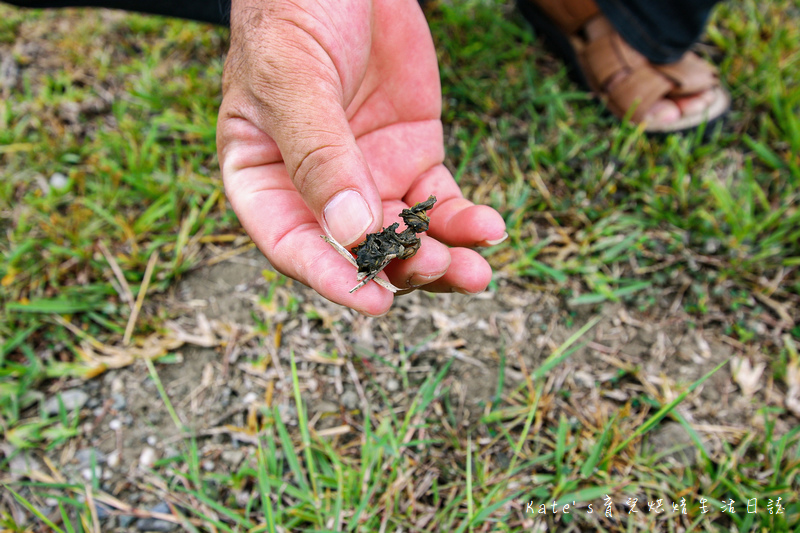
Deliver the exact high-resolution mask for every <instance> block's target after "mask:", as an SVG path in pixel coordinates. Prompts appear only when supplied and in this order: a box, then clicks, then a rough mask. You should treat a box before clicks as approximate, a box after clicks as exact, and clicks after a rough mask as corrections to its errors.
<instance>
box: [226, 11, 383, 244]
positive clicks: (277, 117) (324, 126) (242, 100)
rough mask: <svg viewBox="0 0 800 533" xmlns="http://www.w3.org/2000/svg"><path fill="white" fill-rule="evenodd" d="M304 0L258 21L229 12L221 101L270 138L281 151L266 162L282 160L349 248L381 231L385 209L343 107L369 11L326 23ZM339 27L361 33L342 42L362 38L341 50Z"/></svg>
mask: <svg viewBox="0 0 800 533" xmlns="http://www.w3.org/2000/svg"><path fill="white" fill-rule="evenodd" d="M337 1H338V0H337ZM301 3H302V4H305V3H309V1H308V0H306V1H305V2H298V3H296V2H275V3H274V5H273V7H272V8H271V9H270V10H267V11H268V14H267V15H265V17H266V18H262V19H258V20H260V21H261V23H259V24H251V23H246V21H248V20H252V15H250V14H248V15H247V16H246V17H245V16H244V15H241V16H240V12H239V11H240V10H234V12H232V19H231V37H232V43H231V52H230V53H229V56H228V60H227V61H226V65H225V74H224V80H223V93H224V97H223V106H222V107H223V108H224V109H225V110H226V113H224V114H225V115H227V118H243V119H245V121H246V122H249V123H251V124H253V125H254V126H255V127H256V128H257V129H259V130H260V131H262V132H263V133H265V134H266V135H267V136H269V137H270V139H271V140H272V141H273V142H274V143H275V145H274V148H277V152H276V153H274V154H273V156H277V157H274V158H272V160H271V161H262V162H261V163H262V164H267V163H274V162H279V161H280V160H281V159H282V161H283V163H284V164H285V166H286V171H287V172H288V174H289V177H290V179H291V180H292V183H293V184H294V186H295V188H296V189H297V191H298V192H299V193H300V195H301V197H302V198H303V201H304V202H305V204H306V205H307V206H308V208H309V210H310V211H311V212H312V213H313V214H314V216H315V217H316V219H317V221H318V222H319V223H320V225H321V226H322V227H323V229H324V230H325V231H326V232H327V233H328V234H329V235H330V236H331V237H333V238H334V239H335V240H336V241H338V242H339V243H341V244H342V245H344V246H349V245H351V244H354V243H355V242H358V241H359V240H361V238H362V237H363V235H364V234H365V233H367V232H370V231H374V230H376V229H379V228H380V226H381V223H382V214H383V210H382V205H381V197H380V194H379V192H378V189H377V187H376V185H375V183H374V181H373V179H372V175H371V173H370V170H369V166H368V165H367V162H366V159H365V158H364V155H363V154H362V152H361V149H360V148H359V147H358V145H357V143H356V140H355V137H354V134H353V131H352V129H351V127H350V123H349V121H348V119H347V113H346V111H345V107H346V105H347V104H346V102H347V101H350V100H352V98H353V96H354V94H355V92H356V87H357V85H358V82H357V81H355V80H357V79H361V76H362V75H363V72H364V69H365V68H366V63H365V62H366V60H367V59H366V58H367V56H368V49H369V47H368V45H367V43H368V40H369V35H370V32H369V23H368V17H366V16H364V17H358V18H359V20H361V19H363V23H362V24H356V23H354V22H351V23H349V24H332V26H331V25H327V24H322V25H320V24H319V21H317V19H316V18H314V17H309V15H308V13H309V12H312V13H313V12H314V10H312V9H299V7H302V6H298V5H296V4H301ZM311 3H313V2H311ZM238 4H239V3H235V5H237V6H238ZM275 5H277V6H278V7H275ZM306 7H309V6H306ZM336 12H337V11H336V10H334V11H333V13H336ZM240 19H241V20H240ZM264 21H267V23H264ZM340 26H341V27H342V28H346V29H347V30H348V31H350V30H352V28H356V30H357V31H356V34H357V35H356V38H354V39H345V41H346V42H350V41H353V42H357V43H361V44H359V45H358V46H352V47H345V48H347V50H341V48H342V47H341V46H340V45H337V44H335V43H337V42H339V40H337V39H335V38H333V37H332V35H334V36H335V35H339V34H337V33H336V32H335V31H334V30H335V28H338V27H340ZM353 31H355V30H353ZM362 41H363V42H362ZM350 48H352V49H350ZM333 50H336V52H333ZM353 50H355V52H354V51H353ZM346 87H347V88H346ZM221 111H222V109H221ZM222 115H223V113H222V112H221V116H222ZM267 152H269V150H267ZM251 162H252V161H251Z"/></svg>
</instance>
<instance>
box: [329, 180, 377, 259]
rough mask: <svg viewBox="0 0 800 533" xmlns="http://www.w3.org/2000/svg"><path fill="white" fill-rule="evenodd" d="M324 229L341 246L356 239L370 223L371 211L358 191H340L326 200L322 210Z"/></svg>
mask: <svg viewBox="0 0 800 533" xmlns="http://www.w3.org/2000/svg"><path fill="white" fill-rule="evenodd" d="M322 217H323V219H324V222H325V226H326V229H327V230H328V233H329V234H330V236H331V237H333V238H334V239H336V241H337V242H338V243H339V244H341V245H342V246H348V245H349V244H352V243H353V242H355V241H356V239H358V238H359V237H361V235H362V234H363V233H364V232H365V231H367V228H369V227H370V225H372V220H373V218H372V212H370V210H369V206H368V205H367V202H366V200H364V197H363V196H361V194H360V193H359V192H358V191H354V190H352V189H349V190H346V191H342V192H340V193H339V194H337V195H336V196H334V197H333V198H331V199H330V201H328V205H326V206H325V209H324V211H323V212H322Z"/></svg>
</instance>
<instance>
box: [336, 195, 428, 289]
mask: <svg viewBox="0 0 800 533" xmlns="http://www.w3.org/2000/svg"><path fill="white" fill-rule="evenodd" d="M435 203H436V197H435V196H433V195H431V196H430V197H429V198H428V199H427V200H425V201H424V202H420V203H418V204H416V205H414V206H413V207H411V208H410V209H403V211H402V212H401V213H400V218H402V219H403V222H405V223H406V226H407V227H406V229H404V230H403V231H401V232H400V233H397V231H396V230H397V228H398V227H399V224H398V223H397V222H395V223H394V224H392V225H391V226H389V227H388V228H383V230H382V231H380V232H378V233H370V234H368V235H367V238H366V240H365V241H364V242H362V243H361V244H359V245H358V246H356V247H355V248H353V253H354V254H356V256H355V258H353V256H352V254H351V253H350V252H349V251H347V249H346V248H345V247H344V246H342V245H341V244H339V243H338V242H336V241H335V240H333V239H331V238H330V237H327V236H325V235H321V237H322V238H323V239H324V240H325V242H327V243H328V244H330V245H331V246H333V248H334V249H335V250H336V251H337V252H339V254H340V255H341V256H342V257H344V258H345V259H347V260H348V261H349V262H350V264H351V265H353V266H354V267H356V268H357V269H358V273H357V274H356V279H357V280H358V281H359V283H358V285H356V286H355V287H353V288H352V289H350V292H355V291H357V290H358V289H360V288H361V287H363V286H364V285H366V284H367V283H369V280H375V283H377V284H378V285H380V286H381V287H383V288H384V289H386V290H389V291H391V292H397V291H398V290H399V289H398V288H397V287H395V286H394V285H392V284H391V283H389V282H388V281H386V280H384V279H383V278H377V277H375V276H377V275H378V272H380V271H381V270H383V269H384V268H386V265H388V264H389V262H390V261H391V260H392V259H395V258H398V257H399V258H400V259H408V258H409V257H411V256H413V255H414V254H415V253H417V250H419V246H420V240H419V237H417V233H422V232H424V231H428V223H429V222H430V218H428V215H427V213H426V211H429V210H430V209H431V208H432V207H433V204H435Z"/></svg>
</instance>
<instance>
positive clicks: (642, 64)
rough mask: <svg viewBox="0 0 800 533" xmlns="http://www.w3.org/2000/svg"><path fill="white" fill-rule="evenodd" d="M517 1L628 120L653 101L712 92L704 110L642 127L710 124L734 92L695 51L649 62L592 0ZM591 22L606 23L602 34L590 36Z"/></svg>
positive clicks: (656, 129)
mask: <svg viewBox="0 0 800 533" xmlns="http://www.w3.org/2000/svg"><path fill="white" fill-rule="evenodd" d="M518 5H519V8H520V11H522V13H523V15H525V17H526V18H527V19H528V21H530V22H531V24H533V26H534V28H536V30H537V31H539V32H541V33H543V34H544V35H545V36H546V37H547V38H548V39H549V40H550V41H551V42H552V44H553V45H555V46H556V48H557V49H558V51H559V52H560V53H561V54H562V55H563V56H564V57H565V59H566V60H567V61H568V62H569V63H570V64H571V66H572V67H573V70H574V73H575V74H577V75H578V77H579V79H580V81H582V82H583V83H584V85H586V86H587V87H589V88H590V89H591V90H592V91H593V92H594V93H595V94H596V95H597V96H598V97H599V98H600V99H601V100H602V101H603V102H604V103H605V105H606V107H607V108H608V109H609V111H611V112H612V113H613V114H614V115H615V116H616V117H617V118H620V119H621V118H623V117H625V116H628V114H629V113H630V116H629V118H630V120H631V121H633V122H635V123H637V124H640V123H642V122H644V119H645V116H646V115H647V112H648V111H649V110H650V109H651V108H652V107H653V105H654V104H655V103H656V102H658V101H660V100H662V99H664V98H679V97H686V96H691V95H694V94H701V93H703V92H706V91H712V95H713V99H712V100H710V103H709V104H708V106H706V108H705V109H703V110H702V111H700V112H698V113H693V114H684V115H683V116H682V117H681V118H680V119H678V120H676V121H672V122H669V123H666V124H649V125H647V124H646V125H645V128H644V129H645V131H647V132H650V133H667V132H677V131H685V130H689V129H693V128H696V127H697V126H700V125H701V124H703V123H709V124H710V123H711V122H713V121H715V120H717V119H718V118H720V117H721V116H723V115H724V114H725V113H726V112H727V111H728V108H729V107H730V95H729V94H728V92H727V91H726V90H725V89H724V88H723V87H722V85H721V84H720V81H719V77H718V75H717V71H716V69H715V68H714V67H713V66H712V65H710V64H709V63H707V62H706V61H704V60H702V59H701V58H700V57H698V56H697V55H696V54H694V53H692V52H687V53H686V54H684V56H683V57H682V58H681V59H680V60H679V61H677V62H675V63H671V64H668V65H656V64H652V63H650V62H649V61H648V60H647V58H645V57H644V56H643V55H642V54H640V53H639V52H637V51H636V50H634V49H633V48H631V47H630V46H629V45H628V44H627V43H626V42H625V41H624V40H622V37H620V35H619V33H617V32H616V30H614V29H613V27H612V26H611V23H610V22H608V20H607V19H606V18H605V17H604V16H603V14H602V13H601V12H600V9H599V8H598V7H597V4H595V2H594V0H518ZM590 22H592V23H593V24H595V25H605V26H606V27H603V31H602V32H601V35H600V36H599V37H596V38H593V39H591V40H588V39H587V38H586V37H585V36H584V35H583V30H584V29H585V27H586V26H587V24H589V23H590ZM611 80H615V81H614V82H613V83H610V82H611Z"/></svg>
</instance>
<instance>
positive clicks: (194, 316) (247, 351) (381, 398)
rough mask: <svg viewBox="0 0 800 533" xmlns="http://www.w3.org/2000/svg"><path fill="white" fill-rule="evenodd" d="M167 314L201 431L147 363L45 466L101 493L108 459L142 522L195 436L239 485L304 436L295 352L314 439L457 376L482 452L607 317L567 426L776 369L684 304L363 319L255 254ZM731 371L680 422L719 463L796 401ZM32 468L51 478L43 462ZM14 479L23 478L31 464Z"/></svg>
mask: <svg viewBox="0 0 800 533" xmlns="http://www.w3.org/2000/svg"><path fill="white" fill-rule="evenodd" d="M265 269H267V274H266V275H265V274H263V272H264V270H265ZM267 279H271V281H267ZM168 298H170V299H171V300H172V304H173V305H174V306H175V307H174V308H176V309H183V312H182V316H181V317H180V318H179V319H178V320H177V321H176V322H175V323H173V325H172V327H173V328H175V330H177V331H180V332H181V334H182V335H183V336H184V339H185V340H186V341H187V344H185V345H184V347H183V348H181V349H180V350H178V353H179V357H177V358H176V359H175V360H174V361H173V363H172V364H163V363H160V364H157V365H156V368H157V370H158V373H159V376H160V379H161V381H162V383H163V385H164V387H165V390H166V393H167V395H168V396H169V398H170V400H171V403H172V405H173V406H174V407H175V411H176V413H177V416H178V417H179V419H180V422H181V423H182V424H183V425H184V426H185V428H186V431H183V430H182V429H180V428H179V427H178V426H177V425H176V423H175V421H174V420H173V419H172V418H171V416H170V414H169V411H168V409H167V407H166V405H165V404H164V402H162V401H161V400H160V398H159V393H158V391H157V388H156V385H155V383H154V382H153V380H152V379H151V378H150V376H149V374H148V371H147V369H146V367H145V365H144V363H143V362H141V361H139V362H137V363H135V364H133V365H131V366H128V367H126V368H123V369H120V370H116V371H111V372H108V373H106V374H105V375H104V376H103V377H101V378H98V379H95V380H92V381H88V382H82V383H76V385H77V387H78V388H80V389H82V390H84V391H85V392H86V393H88V396H89V399H88V401H87V402H86V405H85V407H86V408H89V409H92V412H93V417H88V418H86V419H85V420H86V422H84V424H83V426H82V431H81V435H80V437H79V438H77V439H73V440H72V441H71V442H70V444H69V445H68V446H67V447H66V448H64V449H59V450H56V451H54V452H53V453H51V454H48V455H49V459H50V461H52V462H53V464H56V465H59V467H58V469H59V470H60V472H62V473H63V474H64V475H65V476H66V477H67V478H68V479H69V478H72V479H80V477H81V476H83V477H90V474H89V473H88V472H87V467H90V466H91V464H92V461H94V464H95V468H96V469H97V470H96V474H98V475H99V477H101V478H102V479H103V486H102V488H103V490H105V491H107V492H108V493H110V494H113V495H115V496H116V497H118V498H120V499H121V500H122V501H124V502H125V503H126V504H128V505H131V506H134V507H137V508H143V509H144V508H148V509H158V507H157V506H158V502H159V501H160V496H159V494H158V491H154V490H153V489H152V487H153V486H155V487H158V486H159V481H158V480H157V479H156V478H155V477H154V476H153V472H154V471H155V472H158V470H159V465H160V464H168V463H169V461H168V460H166V459H168V458H169V457H170V456H173V455H177V454H178V453H179V452H178V447H179V444H180V443H181V441H184V442H185V441H186V439H188V438H189V437H190V436H192V435H194V436H196V437H198V440H197V442H198V446H199V448H200V455H201V457H202V458H203V460H204V462H203V463H202V465H201V466H202V468H204V469H205V470H207V471H209V472H212V471H214V472H219V471H220V470H223V471H227V470H230V471H235V470H236V469H237V468H239V467H240V465H242V464H243V462H248V461H249V462H253V461H255V458H254V453H253V451H254V446H253V444H254V443H255V437H254V432H253V427H254V424H255V423H256V420H257V418H258V412H259V411H258V410H259V409H260V408H265V407H267V406H277V408H278V412H279V413H280V416H281V418H282V419H283V420H284V422H286V423H287V424H289V425H296V424H297V411H296V407H295V404H294V400H293V398H292V382H291V375H290V371H289V360H290V357H291V355H290V354H291V353H292V352H293V353H294V354H295V357H296V359H297V361H298V375H299V378H300V386H301V390H302V391H303V400H304V402H305V403H306V406H307V410H308V417H309V419H310V426H311V428H312V430H314V431H316V432H317V433H318V434H320V435H327V436H329V437H330V438H334V439H348V438H356V436H357V435H358V432H359V429H358V428H359V426H360V423H361V421H362V420H363V414H364V413H365V412H367V411H370V412H372V413H376V414H377V413H380V412H386V411H387V410H393V411H394V412H395V413H402V412H404V411H405V410H406V409H408V408H409V404H410V402H411V399H412V397H413V392H414V391H415V389H416V388H417V386H418V385H419V384H420V383H421V382H422V381H424V379H425V378H426V377H427V376H428V375H429V374H431V373H434V372H437V371H438V370H439V369H440V368H441V367H442V366H443V365H444V364H445V363H446V362H447V361H450V360H452V366H451V368H450V371H449V372H448V374H447V377H446V378H445V381H444V383H443V385H445V386H447V387H448V388H449V395H450V399H451V403H452V406H453V407H454V409H455V410H456V420H458V421H460V423H461V424H462V425H463V428H462V429H461V431H465V432H473V433H474V432H477V433H478V436H479V437H480V432H481V431H482V430H481V429H480V428H481V425H480V424H479V422H480V419H481V416H482V415H484V414H485V413H486V412H488V406H490V405H491V404H492V403H493V402H496V401H497V400H498V399H499V396H498V383H499V380H498V373H499V372H501V371H502V372H503V375H504V378H503V390H502V391H500V395H501V396H503V397H513V393H514V390H515V389H516V388H518V387H520V386H525V378H524V376H525V375H529V374H530V373H531V372H533V371H534V370H536V369H537V368H538V367H539V366H540V365H541V364H542V362H543V361H544V359H545V358H546V357H547V356H548V355H549V354H550V353H551V352H552V351H553V350H555V349H556V348H557V347H558V346H559V345H560V344H562V343H563V342H564V341H565V340H566V339H568V338H569V336H570V335H572V334H573V333H574V332H575V331H576V330H578V329H579V328H580V327H581V326H583V325H584V324H585V323H586V322H587V321H589V320H590V319H591V318H592V317H594V316H596V315H599V316H600V320H599V322H598V323H597V325H596V326H595V327H594V328H593V329H592V330H591V331H590V332H589V333H587V334H586V335H585V336H584V337H583V338H582V339H581V340H580V342H581V343H585V345H584V346H583V347H582V348H580V349H579V350H577V351H576V352H575V353H573V354H572V355H571V356H570V357H568V358H567V359H566V360H565V361H564V362H563V363H561V364H560V365H558V366H557V367H555V368H554V369H553V370H552V371H550V372H549V373H548V374H547V378H546V383H547V385H546V392H554V391H557V392H559V394H557V395H556V396H555V397H556V398H558V399H557V400H556V401H557V402H559V404H560V405H558V406H553V407H555V409H554V410H553V412H556V411H560V412H563V413H566V414H567V415H568V416H570V417H572V418H573V419H577V420H586V419H590V420H591V419H597V418H598V417H600V416H601V415H602V414H603V413H604V412H606V413H608V412H611V411H615V410H617V409H618V408H619V407H620V406H621V405H624V404H625V403H626V402H632V401H634V402H635V401H636V400H635V398H636V397H637V395H639V394H640V393H642V392H644V393H647V394H649V395H651V396H652V397H660V398H665V399H666V400H670V399H672V398H674V397H675V396H677V395H678V394H679V393H680V392H682V391H683V390H685V388H686V387H687V386H688V385H689V384H690V383H692V382H694V381H695V380H697V379H699V378H700V377H701V376H703V375H704V374H705V373H707V372H708V371H709V370H711V369H713V368H714V367H715V366H716V365H717V364H719V363H720V362H723V361H726V360H729V359H730V358H732V357H733V358H736V357H742V356H747V360H748V361H749V362H750V363H752V366H753V367H757V366H758V365H759V364H760V363H761V362H763V361H762V359H761V356H760V355H759V354H757V353H755V354H754V353H744V352H742V348H743V347H742V346H741V345H738V344H737V343H736V342H735V341H732V340H730V339H729V338H728V337H727V336H726V335H725V334H724V332H722V331H721V330H720V329H719V328H718V327H715V326H714V325H711V326H700V325H698V324H697V323H695V322H693V321H692V320H691V319H690V318H689V317H687V316H683V315H682V314H681V313H680V312H675V311H674V310H675V309H676V307H677V308H678V309H679V308H680V306H674V305H673V301H672V300H665V301H663V302H661V305H658V306H657V307H656V308H655V309H652V310H650V311H649V312H648V313H646V314H644V313H641V312H638V311H637V310H636V309H632V308H630V307H626V306H625V305H617V304H614V305H605V306H590V307H586V308H579V309H570V308H568V307H566V306H565V305H564V304H563V302H561V301H560V300H559V299H558V298H557V297H556V296H554V295H553V294H550V293H541V292H535V291H532V290H527V289H525V288H522V287H520V286H517V285H515V284H514V283H512V282H510V281H509V280H504V279H500V280H498V283H497V288H496V290H492V291H489V292H486V293H484V294H481V295H478V296H476V297H466V296H462V295H450V294H444V295H430V294H425V293H415V294H412V295H408V296H404V297H400V298H399V299H398V300H397V302H396V304H395V307H394V308H393V309H392V311H391V312H390V313H389V314H388V315H387V316H385V317H381V318H377V319H372V318H366V317H363V316H360V315H358V314H356V313H354V312H352V311H351V310H349V309H345V308H342V307H339V306H337V305H334V304H332V303H330V302H327V301H326V300H324V299H322V298H321V297H319V296H318V295H316V294H315V293H313V292H312V291H311V290H309V289H307V288H306V287H303V286H301V285H299V284H296V283H292V282H290V281H289V282H287V281H286V280H283V279H282V278H280V277H276V276H275V275H274V274H273V273H271V272H270V271H269V270H268V265H267V263H266V261H265V260H264V259H263V258H262V257H261V256H260V254H258V253H257V252H256V251H255V250H250V251H248V252H246V253H244V254H241V255H238V256H235V257H232V258H230V259H228V260H227V261H223V262H220V263H217V264H214V265H213V266H206V267H202V268H200V269H197V270H196V271H194V272H192V273H190V274H189V275H188V276H187V277H186V278H185V280H184V281H183V282H182V283H181V284H180V285H179V287H177V289H176V290H175V291H174V293H173V294H171V295H169V296H168ZM254 331H257V332H258V335H255V336H254V335H253V334H252V332H254ZM257 339H262V341H258V340H257ZM203 344H205V345H206V346H205V347H204V346H200V345H203ZM731 368H732V364H729V365H726V366H725V367H724V368H723V369H722V370H720V371H719V372H717V373H716V374H715V375H714V376H713V377H712V378H711V379H709V380H708V381H707V382H706V383H705V384H703V385H702V386H701V387H699V388H698V389H697V390H696V391H694V392H693V393H692V394H691V395H690V396H689V397H688V398H687V399H686V400H685V401H684V402H683V403H682V404H681V405H680V406H679V407H678V408H677V412H679V413H680V414H681V415H682V416H683V417H685V418H686V419H687V420H688V421H690V422H692V423H693V424H694V425H695V427H696V428H697V430H698V433H699V434H700V435H701V436H702V438H703V439H704V440H705V441H706V444H707V447H708V449H709V450H719V448H720V446H721V442H722V441H723V440H724V441H726V442H735V441H737V440H738V438H739V437H741V436H742V435H743V434H744V433H745V432H747V431H750V430H751V429H752V428H753V426H758V425H759V424H760V422H759V417H758V416H755V415H756V413H755V408H754V406H756V405H760V404H763V400H764V399H766V400H767V402H768V403H782V402H783V401H784V399H783V396H782V394H781V393H780V392H779V390H778V388H777V387H775V386H774V385H773V384H772V383H761V382H760V380H759V377H758V376H754V374H753V372H752V371H751V372H750V374H747V375H748V376H754V380H753V382H752V383H749V382H746V386H742V385H740V384H737V380H734V379H733V377H732V375H731ZM406 378H407V382H406V381H405V379H406ZM744 379H745V378H744V377H739V378H738V381H742V382H743V383H745V381H743V380H744ZM754 395H756V397H755V398H754ZM756 399H760V400H761V401H756ZM637 416H639V415H637ZM443 423H445V424H446V423H447V422H446V420H445V419H444V417H443ZM783 423H784V424H787V421H784V422H783ZM779 424H780V422H779ZM786 427H787V426H784V427H783V428H778V431H779V432H782V431H785V430H786ZM647 442H648V443H647V445H649V446H652V447H653V448H654V451H656V452H665V453H666V454H667V456H668V457H673V460H681V461H684V460H689V461H691V460H692V459H693V458H694V452H693V451H691V450H688V452H687V453H686V455H685V456H684V455H678V454H677V453H676V454H673V455H671V456H670V455H669V453H671V452H676V450H678V449H679V448H681V447H686V446H688V447H691V446H692V443H691V440H690V438H689V436H688V434H687V433H686V432H685V431H684V430H683V429H682V427H681V426H680V424H678V423H677V422H673V421H668V420H665V421H663V422H662V423H661V424H660V426H659V427H657V428H656V429H655V430H654V431H653V432H651V433H650V434H649V435H648V437H647ZM92 456H94V457H93V458H92ZM27 457H28V458H30V459H31V460H32V461H34V463H36V462H38V459H36V458H35V457H36V456H35V454H28V455H27ZM159 460H165V461H163V462H162V463H159V462H158V461H159ZM154 464H155V468H154V470H151V469H150V467H152V466H153V465H154ZM36 466H39V467H41V465H40V464H39V465H36V464H35V465H34V468H35V467H36ZM17 467H18V468H20V469H21V471H24V470H25V467H24V466H23V465H22V463H21V459H20V460H18V461H17ZM145 467H146V468H145ZM161 483H162V484H163V481H161ZM148 487H150V488H148ZM248 496H249V493H243V494H242V495H241V498H243V501H246V499H247V497H248ZM120 520H122V521H121V522H119V525H121V526H123V529H124V527H128V526H129V525H130V519H128V520H127V521H125V520H124V519H122V518H121V519H120ZM140 522H141V524H140V526H138V527H139V529H141V527H146V526H147V525H146V524H145V523H144V521H142V520H140ZM114 524H115V523H114V522H109V523H107V526H108V527H111V526H113V525H114ZM164 525H165V526H170V524H167V523H164Z"/></svg>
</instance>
